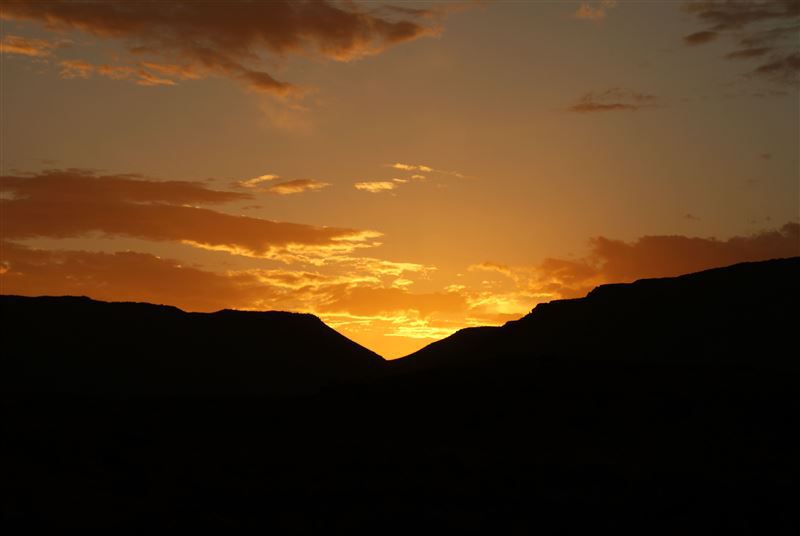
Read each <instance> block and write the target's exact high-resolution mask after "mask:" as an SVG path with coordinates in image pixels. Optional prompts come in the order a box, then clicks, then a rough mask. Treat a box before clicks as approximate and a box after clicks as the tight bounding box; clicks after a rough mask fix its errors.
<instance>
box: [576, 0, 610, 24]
mask: <svg viewBox="0 0 800 536" xmlns="http://www.w3.org/2000/svg"><path fill="white" fill-rule="evenodd" d="M616 6H617V0H599V1H598V2H583V3H581V5H580V6H579V7H578V10H577V11H576V12H575V14H574V16H575V18H576V19H581V20H589V21H599V20H603V19H604V18H606V14H607V13H608V12H609V11H610V10H612V9H614V8H615V7H616Z"/></svg>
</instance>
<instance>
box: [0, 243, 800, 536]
mask: <svg viewBox="0 0 800 536" xmlns="http://www.w3.org/2000/svg"><path fill="white" fill-rule="evenodd" d="M798 276H800V258H794V259H783V260H775V261H767V262H762V263H748V264H741V265H736V266H732V267H728V268H722V269H717V270H710V271H707V272H702V273H698V274H691V275H687V276H683V277H680V278H671V279H661V280H645V281H639V282H636V283H634V284H630V285H608V286H603V287H600V288H598V289H596V290H595V291H593V292H592V293H591V294H590V295H589V296H588V297H586V298H583V299H580V300H567V301H561V302H553V303H550V304H545V305H540V306H538V307H537V308H536V309H535V310H534V311H533V312H532V313H531V314H530V315H528V316H526V317H525V318H523V319H521V320H519V321H516V322H510V323H508V324H507V325H506V326H504V327H502V328H480V329H471V330H463V331H461V332H459V333H457V334H455V335H453V336H452V337H449V338H448V339H445V340H443V341H439V342H437V343H435V344H433V345H431V346H429V347H428V348H426V349H423V350H421V351H420V352H418V353H416V354H414V355H412V356H409V357H407V358H404V359H402V360H399V361H395V362H390V363H386V362H382V361H381V360H379V359H378V358H377V357H376V356H375V355H374V354H371V353H370V352H368V351H367V350H365V349H363V348H361V347H359V346H358V345H355V344H354V343H352V342H350V341H347V340H346V339H344V338H343V337H341V336H337V335H336V334H335V333H331V332H330V331H329V330H328V328H326V327H325V326H324V325H323V324H321V323H320V322H319V321H318V320H315V319H313V317H309V316H307V315H286V314H277V313H272V314H267V313H235V312H222V313H215V314H214V315H190V314H186V313H182V312H180V311H177V310H175V309H171V308H163V307H156V306H149V305H142V304H104V303H100V302H92V301H90V300H87V299H81V298H48V299H26V298H18V297H8V296H4V297H0V305H2V323H3V331H2V350H3V355H2V358H1V359H0V362H1V363H2V367H1V368H0V373H1V374H2V379H1V380H0V381H1V382H2V383H0V385H2V388H3V402H2V430H1V431H0V433H2V438H3V439H2V447H0V449H2V450H1V451H0V452H1V453H2V459H1V460H0V471H2V472H1V473H0V486H2V497H0V500H1V501H2V502H1V503H0V507H1V508H2V522H3V526H4V527H6V528H11V529H17V530H19V529H25V530H31V529H34V528H38V527H44V528H59V527H112V528H114V529H115V530H116V531H118V532H142V533H144V532H151V531H152V529H153V528H159V527H175V528H179V527H196V528H211V529H226V528H227V529H253V528H259V529H274V532H275V533H278V534H283V533H319V532H322V533H326V532H332V531H335V530H340V531H345V530H346V531H359V532H360V531H370V532H373V533H376V534H387V533H408V532H410V531H415V532H419V531H426V530H427V531H430V530H433V531H436V532H439V533H441V532H444V531H446V532H456V533H490V534H506V533H520V534H528V533H536V532H540V533H543V534H557V533H575V532H581V533H584V532H586V533H596V532H600V531H606V530H608V529H611V530H612V531H622V530H626V531H628V530H635V531H636V532H638V533H641V534H676V533H687V532H688V533H704V534H708V533H717V532H722V531H724V532H725V533H734V534H737V533H756V534H796V533H797V531H798V529H799V528H800V509H798V504H800V501H798V498H799V497H800V456H798V453H799V452H800V449H799V448H798V447H800V443H799V442H798V440H797V438H796V437H795V436H796V435H797V429H798V424H800V422H799V421H800V418H798V415H800V390H798V385H800V384H799V383H798V380H800V361H798V358H797V353H798V352H797V349H798V348H797V347H798V329H797V326H798V325H799V323H798V319H799V317H800V314H798V308H797V305H798V302H797V297H798V296H800V277H798ZM98 325H101V326H102V330H100V331H98V330H97V328H96V326H98ZM93 326H94V327H93ZM259 386H261V387H259Z"/></svg>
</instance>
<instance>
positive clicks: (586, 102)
mask: <svg viewBox="0 0 800 536" xmlns="http://www.w3.org/2000/svg"><path fill="white" fill-rule="evenodd" d="M657 104H658V97H656V96H655V95H650V94H647V93H639V92H636V91H631V90H628V89H622V88H611V89H608V90H606V91H599V92H589V93H586V94H584V95H583V96H582V97H581V98H580V99H579V100H578V102H577V103H575V104H573V105H572V106H570V107H569V108H568V110H569V111H571V112H577V113H593V112H614V111H629V112H636V111H638V110H641V109H643V108H653V107H655V106H656V105H657Z"/></svg>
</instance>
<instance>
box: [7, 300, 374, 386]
mask: <svg viewBox="0 0 800 536" xmlns="http://www.w3.org/2000/svg"><path fill="white" fill-rule="evenodd" d="M0 311H2V318H3V329H4V331H5V332H6V333H7V334H10V336H6V337H4V340H3V347H4V348H3V349H4V352H3V353H4V357H3V359H2V361H1V363H2V365H1V367H2V380H0V382H2V385H3V390H4V391H18V392H44V393H76V394H102V393H105V394H119V395H130V394H161V395H178V394H194V395H198V394H225V393H227V394H231V395H234V394H235V395H245V394H251V395H268V394H297V393H308V392H314V391H317V390H319V389H320V388H322V387H324V386H325V385H327V384H329V383H332V382H346V381H353V380H356V379H363V378H365V377H368V376H369V375H370V374H373V373H374V371H375V370H377V368H379V367H380V366H381V365H382V364H383V359H382V358H381V357H380V356H378V355H377V354H375V353H373V352H371V351H369V350H367V349H366V348H363V347H362V346H359V345H358V344H356V343H354V342H353V341H351V340H349V339H347V338H346V337H344V336H343V335H341V334H339V333H338V332H336V331H334V330H333V329H331V328H329V327H328V326H326V325H325V324H324V323H323V322H322V321H321V320H320V319H319V318H317V317H315V316H313V315H310V314H297V313H283V312H247V311H232V310H223V311H219V312H216V313H186V312H183V311H181V310H180V309H177V308H175V307H168V306H160V305H151V304H146V303H107V302H100V301H95V300H91V299H89V298H86V297H39V298H26V297H21V296H0Z"/></svg>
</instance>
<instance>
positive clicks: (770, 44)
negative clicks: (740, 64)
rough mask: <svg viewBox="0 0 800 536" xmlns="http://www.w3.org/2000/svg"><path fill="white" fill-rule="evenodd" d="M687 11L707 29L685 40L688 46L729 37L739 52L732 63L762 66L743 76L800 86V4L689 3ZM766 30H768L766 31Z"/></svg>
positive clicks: (770, 0)
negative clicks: (799, 36)
mask: <svg viewBox="0 0 800 536" xmlns="http://www.w3.org/2000/svg"><path fill="white" fill-rule="evenodd" d="M684 9H685V10H686V11H687V12H688V13H690V14H691V15H694V16H695V17H696V18H697V20H698V21H699V22H700V23H702V24H703V25H704V26H705V27H706V29H705V30H702V31H699V32H695V33H692V34H690V35H687V36H685V37H684V42H685V43H686V44H687V45H693V46H694V45H702V44H705V43H709V42H711V41H714V40H717V39H718V38H720V37H721V36H727V37H728V38H729V39H730V40H733V41H734V42H735V43H736V45H735V46H736V47H737V48H736V50H734V51H732V52H730V53H728V54H727V55H726V56H725V57H726V58H728V59H731V60H758V61H760V62H761V63H760V65H758V66H756V67H755V68H754V69H752V70H750V71H749V72H746V73H743V74H745V75H746V76H747V77H750V78H759V79H763V80H767V81H769V82H772V83H775V84H779V85H797V84H800V41H798V39H797V36H798V34H800V2H798V1H797V0H761V1H758V2H736V1H728V2H720V1H713V0H702V1H694V2H689V3H687V4H686V5H685V6H684ZM765 26H766V27H765Z"/></svg>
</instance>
